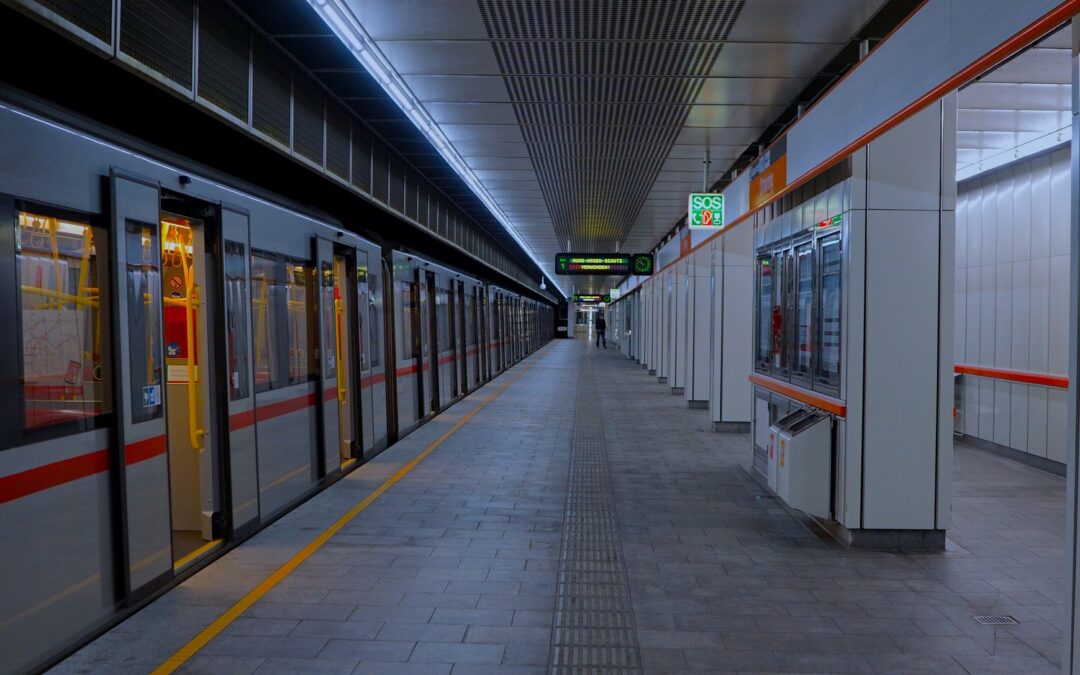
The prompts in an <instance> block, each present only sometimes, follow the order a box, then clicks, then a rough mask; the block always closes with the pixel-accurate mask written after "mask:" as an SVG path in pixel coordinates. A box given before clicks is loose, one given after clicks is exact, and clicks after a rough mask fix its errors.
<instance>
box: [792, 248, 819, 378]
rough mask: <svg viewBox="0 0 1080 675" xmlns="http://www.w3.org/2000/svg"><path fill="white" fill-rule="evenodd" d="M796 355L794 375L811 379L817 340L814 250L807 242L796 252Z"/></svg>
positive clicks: (793, 367) (793, 362)
mask: <svg viewBox="0 0 1080 675" xmlns="http://www.w3.org/2000/svg"><path fill="white" fill-rule="evenodd" d="M795 276H796V281H795V335H794V346H795V354H794V358H793V359H792V373H793V374H794V375H795V376H797V377H800V378H803V379H805V380H807V381H809V379H810V361H811V355H812V354H813V344H814V342H816V340H815V339H814V337H813V334H812V333H811V330H812V328H813V325H812V324H813V321H812V320H811V317H812V316H813V310H814V249H813V244H812V243H810V242H807V243H805V244H803V245H801V246H799V247H798V248H797V249H796V251H795Z"/></svg>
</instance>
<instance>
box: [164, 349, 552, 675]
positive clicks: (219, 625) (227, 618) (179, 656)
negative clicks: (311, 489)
mask: <svg viewBox="0 0 1080 675" xmlns="http://www.w3.org/2000/svg"><path fill="white" fill-rule="evenodd" d="M531 367H532V364H529V365H528V366H525V368H524V369H523V370H522V371H521V374H519V375H518V376H517V377H515V378H514V379H513V380H512V381H511V382H507V383H506V384H504V385H502V386H501V387H498V388H497V390H496V391H495V393H493V394H491V395H490V396H488V397H486V398H484V399H483V400H481V401H480V403H479V405H477V406H476V407H475V408H473V409H472V410H470V411H469V412H468V413H467V414H466V415H465V416H463V417H462V418H461V419H460V420H458V421H457V422H456V423H455V424H454V425H453V426H452V427H450V428H449V429H447V430H446V432H444V433H443V434H442V435H441V436H439V437H438V438H436V439H435V441H434V442H433V443H432V444H431V445H429V446H427V447H426V448H424V449H423V450H422V451H421V452H420V454H418V455H417V456H416V457H413V458H412V459H411V460H409V462H408V463H406V464H405V465H404V466H402V467H401V468H400V469H398V470H397V472H395V473H394V475H392V476H390V478H388V479H386V482H384V483H383V484H382V485H380V486H379V487H377V488H375V491H374V492H372V493H371V494H369V495H368V496H367V497H364V499H362V500H361V501H360V503H358V504H357V505H356V506H354V507H352V508H351V509H349V510H348V512H346V513H345V515H343V516H342V517H341V518H339V519H338V520H337V522H335V523H334V524H333V525H331V526H330V527H328V528H326V529H325V530H323V531H322V533H321V534H320V535H319V536H317V537H315V539H313V540H312V541H311V542H310V543H309V544H308V545H307V546H305V547H304V548H302V549H300V551H299V552H297V553H296V555H294V556H293V557H291V558H289V560H288V561H287V562H286V563H285V564H284V565H282V566H281V567H279V568H277V569H276V570H275V571H274V572H273V574H271V575H270V576H268V577H267V578H266V579H263V581H262V582H261V583H260V584H259V585H258V586H256V587H255V588H253V589H251V590H250V591H249V592H248V593H247V595H245V596H244V597H242V598H240V600H239V601H237V603H236V604H235V605H233V606H232V607H230V608H229V609H228V610H226V611H225V613H224V614H222V615H221V616H219V617H218V618H217V619H216V620H215V621H214V622H213V623H212V624H210V625H209V626H207V627H206V628H204V629H203V630H202V632H200V633H199V634H198V635H196V636H195V637H194V638H192V639H191V641H190V642H188V643H187V644H186V645H184V646H183V647H181V648H180V649H179V650H178V651H177V652H176V653H175V654H173V655H172V656H170V657H169V658H168V659H166V660H165V662H164V663H162V664H161V665H160V666H158V667H157V668H155V669H154V670H153V673H152V675H167V674H168V673H172V672H174V671H175V670H176V669H177V668H179V667H180V666H182V665H184V663H185V662H187V660H188V659H190V658H191V657H192V656H194V655H195V654H196V653H197V652H198V651H199V650H200V649H202V648H203V647H205V646H206V644H207V643H208V642H210V641H211V640H213V639H214V638H215V637H216V636H217V635H218V634H219V633H221V631H223V630H225V629H226V628H227V627H228V626H229V624H231V623H232V622H233V621H235V620H236V619H237V618H239V617H240V615H241V614H243V613H244V612H246V611H247V610H248V608H249V607H251V606H252V605H253V604H255V603H256V602H257V601H258V600H259V599H260V598H262V597H263V596H264V595H266V594H267V593H269V592H270V591H271V590H272V589H273V588H274V587H275V586H277V585H278V584H279V583H281V582H282V581H283V580H284V579H285V577H287V576H289V575H290V574H292V572H293V571H294V570H295V569H296V568H297V567H299V566H300V565H301V563H303V562H304V561H305V560H307V559H308V558H310V557H311V556H312V554H314V553H315V552H316V551H318V550H319V549H320V548H322V546H323V544H325V543H326V542H327V541H329V540H330V538H331V537H333V536H334V535H335V534H337V533H338V532H339V531H340V530H341V528H343V527H345V526H346V525H348V524H349V522H350V521H351V520H352V519H353V518H355V517H356V516H358V515H360V513H361V512H362V511H363V510H364V509H366V508H367V507H368V506H370V505H371V503H372V502H374V501H375V500H376V499H378V498H379V497H380V496H382V494H383V493H384V492H386V491H387V490H389V489H390V488H391V487H393V485H394V484H395V483H397V482H398V481H399V480H401V479H402V478H404V477H405V476H406V475H408V474H409V472H410V471H412V470H413V469H414V468H416V465H417V464H419V463H420V462H422V461H423V460H424V458H425V457H427V456H428V455H430V454H431V453H432V452H434V451H435V449H436V448H438V447H439V446H440V445H442V443H443V441H445V440H446V439H447V438H450V436H452V435H453V434H454V432H455V431H457V430H458V429H460V428H461V427H463V426H464V425H465V423H466V422H468V421H469V420H470V419H472V418H473V416H474V415H476V413H478V412H480V410H481V409H482V408H483V407H484V406H486V405H487V404H488V403H490V402H492V401H494V400H495V399H496V398H497V397H498V396H499V394H501V393H502V392H504V391H505V390H506V389H507V388H508V387H509V386H510V385H512V384H514V383H515V382H517V381H518V380H519V379H521V377H522V375H524V374H525V372H526V371H527V370H528V369H529V368H531Z"/></svg>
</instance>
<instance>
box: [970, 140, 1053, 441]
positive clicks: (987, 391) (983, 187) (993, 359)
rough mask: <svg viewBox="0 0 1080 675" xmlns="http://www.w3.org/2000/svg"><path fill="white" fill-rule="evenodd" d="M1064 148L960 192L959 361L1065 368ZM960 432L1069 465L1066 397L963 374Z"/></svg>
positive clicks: (987, 176)
mask: <svg viewBox="0 0 1080 675" xmlns="http://www.w3.org/2000/svg"><path fill="white" fill-rule="evenodd" d="M1069 210H1070V194H1069V150H1068V148H1063V149H1059V150H1056V151H1054V152H1052V153H1050V154H1044V155H1041V156H1038V157H1034V158H1032V159H1030V160H1027V161H1024V162H1020V163H1018V164H1015V165H1012V166H1007V167H1004V168H1002V169H1000V170H997V171H994V172H991V173H987V174H983V175H981V176H978V177H976V178H973V179H971V180H969V181H965V182H964V183H961V184H960V186H959V195H958V202H957V207H956V221H957V222H956V343H955V356H956V362H957V363H962V364H970V365H979V366H987V367H992V368H1003V369H1008V370H1017V371H1026V372H1035V373H1051V374H1055V375H1065V374H1067V370H1068V353H1067V352H1068V339H1069V333H1068V311H1069V307H1068V302H1069V276H1068V272H1069V229H1068V227H1069ZM959 381H960V382H963V386H962V387H958V390H957V393H958V396H959V398H960V399H961V406H960V408H959V410H958V416H957V422H956V424H957V430H958V431H962V432H963V433H965V434H967V435H969V436H974V437H976V438H980V439H983V440H986V441H991V442H993V443H997V444H999V445H1004V446H1008V447H1011V448H1014V449H1016V450H1021V451H1024V452H1028V453H1031V454H1033V455H1037V456H1039V457H1045V458H1047V459H1051V460H1055V461H1058V462H1064V461H1065V427H1066V392H1065V390H1064V389H1055V388H1048V387H1042V386H1033V385H1026V384H1016V383H1010V382H1002V381H999V380H993V379H988V378H980V377H973V376H970V375H964V376H963V377H962V378H961V380H959Z"/></svg>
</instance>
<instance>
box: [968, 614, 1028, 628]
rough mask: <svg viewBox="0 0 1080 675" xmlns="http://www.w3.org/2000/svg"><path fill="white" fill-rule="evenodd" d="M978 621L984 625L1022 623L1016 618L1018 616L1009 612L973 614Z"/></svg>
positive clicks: (1013, 624)
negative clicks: (1010, 614) (990, 614)
mask: <svg viewBox="0 0 1080 675" xmlns="http://www.w3.org/2000/svg"><path fill="white" fill-rule="evenodd" d="M971 618H972V619H975V621H976V623H981V624H982V625H984V626H1015V625H1016V624H1018V623H1020V622H1019V621H1017V620H1016V617H1012V616H1009V615H1007V614H1004V615H1000V616H973V617H971Z"/></svg>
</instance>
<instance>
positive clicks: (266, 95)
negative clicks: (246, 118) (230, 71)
mask: <svg viewBox="0 0 1080 675" xmlns="http://www.w3.org/2000/svg"><path fill="white" fill-rule="evenodd" d="M253 54H254V59H253V64H252V65H253V70H254V75H253V77H252V93H251V126H252V127H254V128H255V130H256V131H261V132H262V133H264V134H266V135H267V136H269V137H270V138H272V139H274V140H275V141H277V142H279V143H281V144H282V145H286V146H287V145H288V144H289V124H290V119H291V116H292V112H291V110H292V101H291V98H292V82H291V77H292V75H291V70H290V68H289V62H288V60H287V59H286V58H285V57H284V56H282V55H281V52H279V51H278V50H277V49H275V48H274V47H273V46H272V45H270V43H268V42H266V41H265V40H263V39H262V38H258V39H256V40H255V45H254V50H253Z"/></svg>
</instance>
